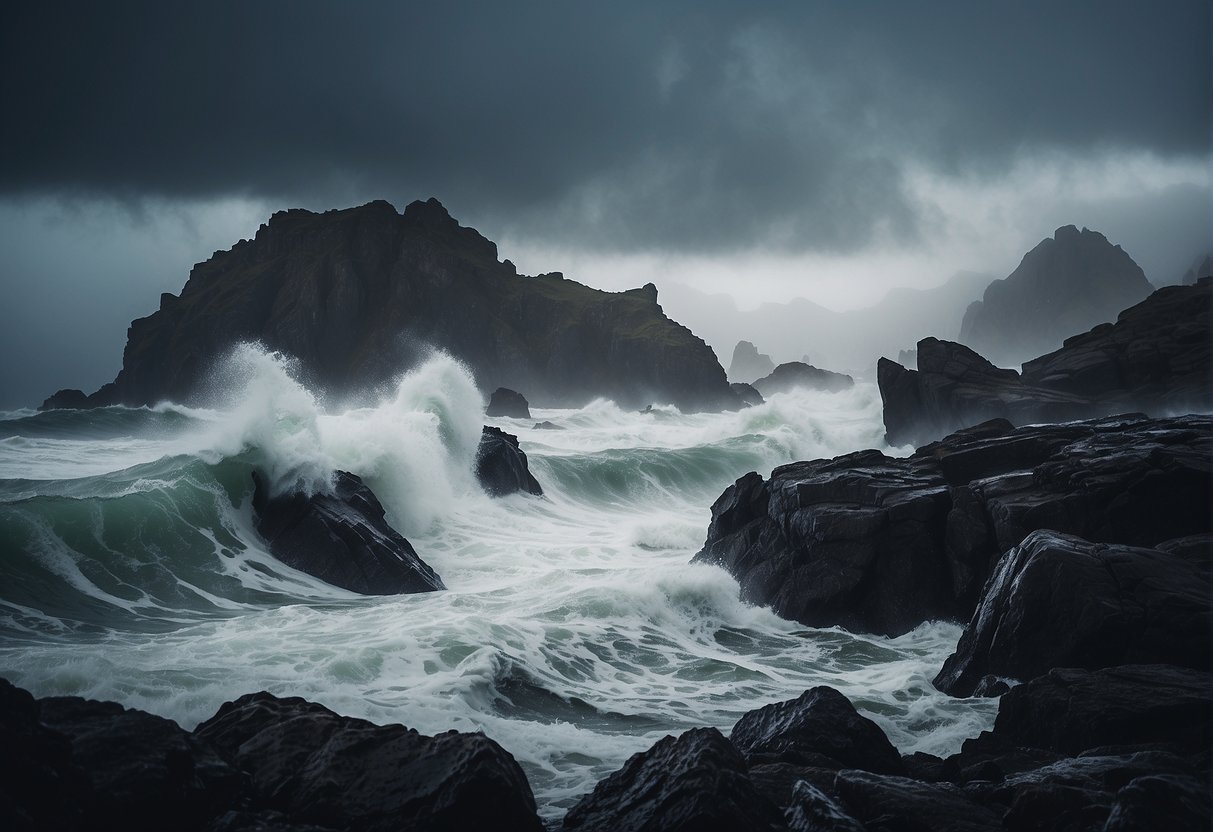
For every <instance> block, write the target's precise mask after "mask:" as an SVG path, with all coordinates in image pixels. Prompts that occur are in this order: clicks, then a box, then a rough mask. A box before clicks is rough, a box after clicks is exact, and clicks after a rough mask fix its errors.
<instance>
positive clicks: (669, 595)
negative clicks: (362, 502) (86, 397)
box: [0, 346, 998, 819]
mask: <svg viewBox="0 0 1213 832" xmlns="http://www.w3.org/2000/svg"><path fill="white" fill-rule="evenodd" d="M299 379H300V376H299V374H298V373H297V372H296V371H295V369H294V368H293V367H292V366H291V365H290V363H289V362H287V361H285V360H284V359H282V358H281V357H279V356H277V355H275V354H272V353H268V352H266V351H264V350H261V349H258V348H255V347H250V346H246V347H243V348H241V349H239V350H238V351H237V352H236V353H235V354H234V355H233V357H232V358H231V360H230V361H229V362H228V363H227V365H226V366H225V368H224V369H223V370H222V371H221V372H219V373H217V374H216V375H215V376H214V377H213V378H212V379H211V381H210V389H211V398H212V402H213V406H212V407H209V408H191V407H184V406H179V405H176V404H172V403H163V404H160V405H158V406H155V407H151V408H125V407H107V408H100V409H95V410H82V411H72V410H52V411H47V412H34V411H32V410H23V411H17V412H9V413H4V414H0V555H2V558H3V560H2V562H0V630H2V632H0V676H4V677H6V678H8V679H9V680H11V681H12V682H14V683H15V684H17V685H20V686H22V687H24V688H26V689H28V690H30V691H31V692H32V693H34V695H36V696H50V695H78V696H84V697H88V698H93V699H100V700H114V701H117V702H120V703H122V704H124V705H126V706H128V707H135V708H140V709H143V710H146V711H150V712H152V713H155V714H159V715H162V716H165V717H169V718H171V719H174V720H176V721H177V722H179V723H180V724H181V725H183V726H184V727H186V728H187V729H189V728H193V727H194V726H195V725H197V724H198V723H199V722H200V721H202V720H204V719H206V718H208V717H209V716H211V715H212V714H214V713H215V711H216V710H217V709H218V708H219V706H220V705H221V704H222V703H223V702H225V701H227V700H231V699H234V698H236V697H238V696H240V695H241V694H245V693H248V692H251V691H256V690H269V691H270V692H272V693H275V694H277V695H280V696H288V695H289V696H302V697H305V698H307V699H309V700H312V701H314V702H319V703H322V704H324V705H326V706H328V707H329V708H332V709H333V710H335V711H337V712H338V713H341V714H346V715H350V716H358V717H363V718H366V719H369V720H371V721H373V722H376V723H381V724H387V723H402V724H404V725H407V726H409V727H412V728H416V729H418V730H419V731H421V732H422V733H425V734H434V733H438V732H441V731H445V730H448V729H452V728H453V729H457V730H460V731H483V732H485V733H486V734H487V735H488V736H490V737H492V738H493V739H495V740H497V741H498V742H499V743H500V744H501V745H502V746H504V747H505V749H506V750H508V751H509V752H510V753H511V754H512V755H513V756H514V757H515V758H517V760H518V761H519V762H520V763H521V765H522V767H523V768H524V769H525V772H526V774H527V777H528V779H529V781H530V783H531V786H532V788H533V789H534V791H535V796H536V798H537V800H538V802H539V806H540V813H541V814H542V815H543V816H545V817H546V818H549V819H552V818H558V817H559V816H561V815H562V814H563V813H564V811H565V810H566V809H567V808H568V807H569V806H571V805H572V804H573V803H575V802H576V800H577V799H578V798H579V797H580V796H581V795H583V794H585V793H586V792H587V791H589V790H590V789H591V788H592V787H593V785H594V784H595V782H597V781H598V780H600V779H601V778H603V777H605V776H606V775H608V774H609V773H610V772H612V771H615V770H616V769H618V768H619V767H620V766H621V765H622V763H623V762H624V760H625V759H627V758H628V757H629V756H630V755H632V754H634V753H636V752H638V751H641V750H644V749H647V748H649V747H650V746H652V745H653V743H654V742H655V741H656V740H657V739H659V738H660V737H662V736H664V735H666V734H679V733H681V732H683V731H685V730H687V729H689V728H693V727H699V726H715V727H718V728H721V729H722V730H724V731H725V732H727V731H728V730H729V728H731V726H732V725H733V723H734V722H735V721H736V720H737V719H738V717H740V716H741V715H742V714H744V713H745V712H747V711H750V710H752V709H754V708H757V707H760V706H762V705H764V704H767V703H771V702H777V701H781V700H786V699H789V698H794V697H796V696H798V695H800V694H801V693H802V692H803V691H804V690H805V689H806V688H809V687H812V686H814V685H822V684H825V685H830V686H832V687H834V688H836V689H838V690H839V691H841V692H842V693H844V694H845V695H846V696H847V697H848V698H850V699H851V700H852V701H853V702H854V704H855V705H856V707H858V708H859V709H860V711H861V712H863V713H864V714H866V715H867V716H869V717H871V718H872V719H873V720H875V721H876V722H877V723H878V724H879V725H880V727H881V728H883V729H884V730H885V731H886V732H887V734H888V735H889V738H890V739H891V740H892V741H893V743H894V744H895V745H896V746H897V747H898V748H899V750H900V751H901V752H903V753H910V752H914V751H925V752H929V753H932V754H936V755H946V754H950V753H953V752H956V751H957V750H958V749H959V747H960V743H961V741H962V740H963V739H964V738H965V737H970V736H974V735H976V734H977V733H978V732H979V731H981V730H982V729H985V728H988V727H989V726H990V724H991V723H992V721H993V717H994V713H995V710H996V708H997V706H998V700H997V699H996V698H979V699H957V698H952V697H950V696H947V695H946V694H944V693H941V692H939V691H938V690H936V689H935V688H934V687H933V686H932V685H931V682H930V680H931V678H932V677H933V676H934V675H935V673H936V672H937V671H938V670H939V668H940V666H941V664H942V663H943V661H944V659H945V658H946V657H947V656H948V655H949V653H951V652H952V650H953V649H954V647H955V645H956V641H957V638H958V637H959V635H960V627H959V626H958V625H956V624H951V623H946V624H945V623H929V624H925V625H923V626H921V627H919V628H918V629H916V630H914V631H913V632H911V633H909V634H907V635H904V636H902V637H899V638H895V639H889V638H883V637H879V636H868V635H856V634H852V633H849V632H846V631H844V630H840V629H807V628H805V627H803V626H802V625H798V624H796V623H794V622H790V621H786V620H783V619H780V618H778V617H776V616H775V615H774V614H773V613H771V612H770V611H768V610H765V609H762V608H757V607H753V606H749V605H747V604H745V603H743V602H742V601H741V600H739V597H738V586H737V583H736V581H735V580H734V579H733V578H732V577H730V576H729V575H728V574H726V573H725V572H724V571H723V570H721V569H719V568H717V567H714V566H708V565H700V564H692V563H691V559H692V557H693V556H694V555H695V553H696V552H697V551H698V549H699V548H700V547H701V546H702V544H703V541H704V536H705V532H706V529H707V526H708V522H709V519H710V507H711V505H712V503H713V501H714V500H715V499H716V498H717V497H718V496H719V495H720V493H721V491H722V490H723V489H724V488H725V487H727V486H728V485H729V484H731V483H732V482H733V481H734V480H735V479H736V478H738V477H740V476H741V475H743V474H745V473H746V472H748V471H758V472H759V473H761V474H763V475H764V476H766V475H768V474H769V473H770V471H771V470H772V469H773V468H775V467H777V466H779V465H782V464H784V463H788V462H791V461H794V460H798V459H813V458H819V457H831V456H835V455H837V454H841V453H846V452H848V451H852V450H856V449H861V448H879V449H881V450H883V451H885V452H886V453H889V454H891V455H905V454H908V453H909V452H910V450H911V449H910V448H890V447H888V446H886V445H885V444H884V440H883V435H884V429H883V425H882V423H881V402H880V395H879V392H878V391H877V389H876V387H875V386H874V385H872V384H865V383H862V382H861V383H857V384H856V385H855V387H854V388H853V389H851V390H848V391H844V392H839V393H825V392H812V391H807V390H797V391H794V392H791V393H785V394H776V395H773V396H771V397H770V398H769V399H768V401H767V402H766V403H765V404H762V405H760V406H756V407H752V408H747V409H744V410H742V411H739V412H734V413H717V414H694V415H687V414H682V413H680V412H678V411H677V410H676V409H674V408H668V407H655V408H653V409H652V410H651V412H644V413H640V412H635V411H633V410H623V409H620V408H619V407H617V406H616V405H615V404H614V403H612V402H610V401H606V400H598V401H594V402H592V403H590V404H588V405H586V406H585V407H582V408H580V409H566V410H556V409H543V408H538V409H535V408H533V409H532V416H533V418H532V419H530V420H522V419H504V418H501V419H487V420H486V419H485V417H484V395H483V393H482V391H479V390H477V388H476V386H475V384H474V383H473V381H472V377H471V375H470V374H469V372H468V371H467V370H466V369H465V368H464V367H463V366H462V365H461V364H460V363H458V362H457V361H456V360H454V359H452V358H450V357H447V356H445V355H443V354H436V355H434V356H433V357H431V358H430V359H429V360H428V361H426V362H425V363H423V364H421V365H420V366H418V367H417V368H416V369H415V370H413V371H412V372H410V373H408V374H407V375H404V376H403V377H402V378H400V379H399V380H398V383H396V384H395V386H394V387H389V388H385V389H382V390H380V391H378V393H377V395H376V396H373V397H371V398H370V399H367V400H364V401H360V402H356V403H348V402H347V403H343V402H333V401H324V400H322V399H321V398H320V397H319V396H317V395H316V394H314V393H313V392H312V391H310V390H309V389H308V387H307V386H306V385H305V384H304V383H302V382H301V381H300V380H299ZM537 422H550V423H552V425H555V426H556V427H555V428H548V429H543V430H540V429H535V428H534V424H535V423H537ZM486 423H487V424H490V425H496V426H498V427H501V428H503V429H505V430H506V431H508V432H510V433H513V434H517V435H518V436H519V437H520V440H521V446H522V449H523V450H524V451H525V452H526V454H527V456H528V458H529V462H530V467H531V471H532V473H533V474H534V475H535V477H536V478H537V479H538V481H539V482H540V483H541V485H542V487H543V489H544V496H542V497H534V496H530V495H521V494H518V495H513V496H509V497H505V498H501V499H492V498H490V497H488V496H487V495H486V494H485V493H484V492H483V490H482V489H481V487H480V486H479V485H478V483H477V480H476V478H475V476H474V475H473V467H474V463H475V455H476V451H477V445H478V441H479V439H480V435H481V426H482V425H483V424H486ZM337 470H346V471H351V472H353V473H356V474H358V475H360V476H361V477H362V478H363V479H364V480H365V481H366V482H367V484H368V485H369V486H370V487H371V488H372V490H373V491H374V492H375V494H376V495H378V497H379V498H380V500H381V501H382V502H383V504H384V506H385V508H386V510H387V517H388V519H389V521H390V522H391V523H392V525H393V526H394V527H395V528H397V529H398V530H399V531H401V532H402V533H403V534H404V535H405V536H406V537H407V538H408V539H409V540H410V541H411V542H412V544H413V545H414V547H415V548H416V549H417V552H418V553H419V554H420V555H421V556H422V558H424V559H425V561H426V562H427V563H429V564H430V565H431V566H432V567H434V569H435V570H436V571H437V572H438V573H439V574H441V575H442V577H443V580H444V581H445V583H446V585H447V587H448V590H447V591H445V592H434V593H426V594H419V595H402V596H387V597H367V596H360V595H356V594H354V593H351V592H347V591H344V590H341V589H338V588H335V587H333V586H331V585H329V584H326V583H323V582H321V581H319V580H317V579H315V578H312V577H310V576H308V575H306V574H304V573H302V572H298V571H295V570H293V569H291V568H290V567H288V566H286V565H284V564H283V563H282V562H280V561H278V560H277V559H275V558H273V557H272V556H271V555H270V554H269V553H268V552H267V551H266V549H265V548H264V544H263V543H262V542H261V540H260V538H259V536H258V534H257V532H256V530H255V528H254V520H253V512H252V508H251V500H252V492H253V483H252V476H251V475H252V473H253V472H254V471H257V472H259V473H260V474H261V475H262V476H263V477H265V478H266V479H267V480H268V481H269V482H270V483H271V484H272V485H273V486H276V487H277V488H278V489H281V490H285V489H288V488H302V489H304V490H306V491H311V492H316V491H323V490H324V489H326V488H327V487H329V483H330V480H331V477H332V475H333V472H334V471H337Z"/></svg>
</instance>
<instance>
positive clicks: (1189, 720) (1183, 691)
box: [991, 664, 1213, 765]
mask: <svg viewBox="0 0 1213 832" xmlns="http://www.w3.org/2000/svg"><path fill="white" fill-rule="evenodd" d="M1210 681H1211V680H1210V676H1209V674H1208V673H1207V672H1204V671H1199V670H1192V669H1190V668H1181V667H1175V666H1173V665H1160V664H1155V665H1124V666H1120V667H1111V668H1104V669H1101V670H1078V669H1073V668H1059V669H1054V670H1050V671H1049V672H1048V673H1046V674H1045V675H1043V676H1038V677H1037V678H1035V679H1032V680H1031V681H1029V682H1025V683H1024V684H1022V685H1017V686H1016V687H1013V688H1011V690H1009V691H1007V693H1005V694H1003V697H1002V699H1001V700H1000V701H999V707H998V716H997V717H996V718H995V721H994V728H993V730H992V732H991V733H992V735H993V736H994V737H995V738H996V739H998V740H1001V741H1003V742H1006V743H1008V744H1011V745H1019V746H1029V747H1035V748H1042V749H1045V750H1049V751H1056V752H1059V753H1062V754H1078V753H1081V752H1083V751H1087V750H1090V749H1095V748H1100V747H1103V746H1120V747H1124V746H1136V745H1145V746H1150V747H1152V748H1161V749H1163V750H1171V751H1175V752H1176V753H1180V754H1184V753H1192V752H1203V753H1204V754H1205V755H1206V765H1207V755H1208V753H1209V732H1210V729H1211V728H1213V688H1211V685H1210Z"/></svg>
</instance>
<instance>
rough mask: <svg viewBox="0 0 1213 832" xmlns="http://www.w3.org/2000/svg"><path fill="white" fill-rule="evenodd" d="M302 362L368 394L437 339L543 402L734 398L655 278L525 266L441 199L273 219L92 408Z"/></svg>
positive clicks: (190, 390)
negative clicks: (610, 282)
mask: <svg viewBox="0 0 1213 832" xmlns="http://www.w3.org/2000/svg"><path fill="white" fill-rule="evenodd" d="M242 341H258V342H260V343H262V344H264V345H265V346H266V347H267V348H268V349H270V350H275V351H279V352H282V353H284V354H286V355H289V356H293V357H294V358H296V359H298V360H299V363H300V368H301V371H302V373H303V375H304V376H305V377H306V378H307V379H308V381H309V384H310V385H312V386H313V387H314V388H315V389H317V391H318V392H321V393H325V394H330V395H332V396H334V397H336V398H338V399H343V398H349V397H357V396H359V395H360V394H363V393H365V392H366V391H368V390H374V389H377V388H379V387H380V386H382V385H384V384H388V383H391V382H393V381H394V380H395V379H396V378H397V377H398V376H399V374H400V372H401V371H402V370H403V369H405V368H407V367H409V366H411V365H413V364H415V363H416V362H417V361H418V360H420V359H421V358H422V357H424V356H425V355H427V354H428V353H429V351H430V350H431V349H432V348H434V347H438V348H440V349H443V350H445V351H447V352H449V353H450V354H452V355H454V356H455V357H456V358H458V359H460V360H461V361H462V362H464V363H465V364H466V365H467V367H468V368H469V369H470V370H471V371H472V373H473V375H474V376H475V379H476V383H477V386H479V387H480V389H482V390H493V389H495V388H497V387H508V388H511V389H514V390H526V391H527V393H528V395H529V396H530V398H531V400H532V401H533V402H542V403H544V404H545V405H555V406H579V405H582V404H584V403H586V402H588V401H590V400H592V399H594V398H597V397H607V398H610V399H613V400H614V401H616V402H617V403H619V405H620V406H621V407H638V406H640V405H641V404H643V403H644V402H649V401H660V402H668V403H671V404H674V405H677V406H678V407H679V408H680V409H681V410H683V411H684V412H685V411H693V410H705V409H706V410H718V409H721V408H732V409H735V408H736V407H737V406H738V405H737V402H736V400H735V398H734V397H733V395H732V393H731V391H730V390H729V389H728V382H727V380H726V378H725V373H724V369H723V368H722V367H721V366H720V364H719V363H718V362H717V360H716V356H715V354H714V353H713V352H712V350H711V348H710V347H708V345H707V344H705V343H704V342H703V340H702V339H700V338H698V337H696V336H695V334H694V333H692V332H691V331H690V330H688V329H686V328H685V327H683V326H680V325H679V324H677V323H675V322H674V321H671V320H670V319H669V318H667V317H666V316H665V314H664V313H663V312H662V310H661V306H660V305H659V304H658V303H657V290H656V288H655V287H654V286H653V285H652V284H647V285H646V286H644V287H642V288H639V289H633V290H630V291H627V292H618V293H609V292H601V291H598V290H596V289H591V288H590V287H588V286H583V285H582V284H579V283H576V282H574V281H571V280H565V279H564V278H563V277H562V276H561V275H559V274H547V275H540V276H538V277H522V276H519V275H518V274H517V270H516V269H515V268H514V267H513V265H512V264H506V263H501V262H499V261H498V259H497V247H496V245H494V244H493V243H492V242H490V241H489V240H487V239H485V238H484V237H482V236H481V235H480V234H479V233H477V232H476V231H475V230H474V229H471V228H464V227H462V226H460V225H459V223H458V222H457V221H456V220H455V219H453V218H452V217H451V216H450V214H448V213H447V211H446V209H445V208H443V206H442V205H441V204H440V203H439V202H438V201H437V200H434V199H431V200H428V201H426V202H413V203H411V204H410V205H408V206H407V207H406V208H405V210H404V213H403V214H399V213H397V212H396V209H395V208H393V207H392V206H391V205H390V204H389V203H387V202H384V201H377V202H371V203H369V204H367V205H363V206H361V207H358V208H350V209H346V210H341V211H328V212H325V213H323V214H316V213H313V212H311V211H304V210H292V211H282V212H279V213H276V214H274V215H273V216H272V217H271V218H270V220H269V222H268V223H267V224H265V225H263V226H262V227H261V228H260V229H259V230H258V232H257V235H256V237H255V238H254V239H253V240H249V241H242V242H240V243H237V244H236V245H235V246H233V247H232V249H231V250H229V251H225V252H218V253H216V254H215V255H214V256H213V257H211V259H210V260H207V261H206V262H205V263H200V264H198V265H197V266H195V267H194V269H193V271H192V272H191V274H190V278H189V281H188V282H187V283H186V285H185V288H184V289H183V290H182V291H181V294H180V296H174V295H171V294H164V295H162V296H161V298H160V309H159V310H158V311H156V312H154V313H153V314H151V315H149V316H148V317H146V318H140V319H138V320H136V321H133V322H132V323H131V327H130V330H129V332H128V336H127V344H126V349H125V352H124V354H123V363H122V370H121V372H119V374H118V377H117V378H116V379H115V380H114V382H113V383H112V384H111V385H107V386H106V387H104V388H102V389H101V390H100V391H98V392H97V393H95V394H93V395H92V396H90V397H89V402H90V404H91V405H102V404H130V405H143V404H152V403H155V402H157V401H160V400H162V399H172V400H173V401H179V402H187V403H188V402H193V401H196V400H198V399H199V398H200V397H201V395H202V393H203V390H202V389H201V385H200V382H201V381H203V380H205V379H206V378H207V377H208V375H209V373H210V372H211V370H212V368H213V367H214V366H215V365H216V363H217V362H219V361H220V360H222V358H223V357H224V356H225V355H226V354H228V352H229V351H230V350H231V349H232V347H233V345H235V344H236V343H238V342H242Z"/></svg>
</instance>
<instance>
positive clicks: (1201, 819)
mask: <svg viewBox="0 0 1213 832" xmlns="http://www.w3.org/2000/svg"><path fill="white" fill-rule="evenodd" d="M1209 827H1210V807H1209V783H1208V779H1207V778H1201V779H1197V778H1195V777H1184V776H1176V775H1151V776H1146V777H1139V778H1137V779H1136V780H1133V781H1132V782H1131V783H1129V784H1128V785H1126V786H1125V787H1124V788H1122V789H1121V790H1120V791H1119V792H1118V793H1117V795H1116V802H1115V803H1114V804H1113V806H1112V811H1111V813H1110V815H1109V817H1108V821H1107V824H1106V825H1105V826H1104V832H1154V831H1155V830H1159V829H1176V830H1177V829H1192V830H1198V829H1199V830H1204V829H1208V828H1209Z"/></svg>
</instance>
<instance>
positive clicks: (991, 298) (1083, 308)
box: [959, 225, 1153, 366]
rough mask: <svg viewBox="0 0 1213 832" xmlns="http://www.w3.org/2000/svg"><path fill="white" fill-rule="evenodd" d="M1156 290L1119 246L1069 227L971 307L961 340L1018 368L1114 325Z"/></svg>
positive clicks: (1085, 230) (1038, 249) (991, 357)
mask: <svg viewBox="0 0 1213 832" xmlns="http://www.w3.org/2000/svg"><path fill="white" fill-rule="evenodd" d="M1152 289H1153V287H1152V286H1151V285H1150V282H1149V281H1148V280H1146V276H1145V274H1144V273H1143V272H1142V270H1141V267H1139V266H1138V265H1137V264H1136V263H1135V262H1133V258H1132V257H1130V256H1129V255H1128V254H1127V253H1125V251H1124V250H1123V249H1122V248H1121V247H1120V246H1117V245H1113V244H1112V243H1110V242H1108V239H1107V238H1106V237H1104V235H1102V234H1100V233H1098V232H1096V231H1091V230H1089V229H1086V228H1084V229H1082V231H1079V230H1078V229H1077V228H1075V227H1074V226H1072V225H1067V226H1064V227H1062V228H1059V229H1057V231H1056V232H1055V233H1054V235H1053V237H1052V238H1049V239H1045V240H1043V241H1041V243H1040V244H1039V245H1037V246H1036V248H1034V249H1032V250H1031V251H1029V252H1028V253H1027V254H1025V255H1024V258H1023V261H1022V262H1020V264H1019V266H1018V267H1017V268H1016V269H1015V271H1013V272H1011V274H1010V275H1008V276H1007V277H1006V278H1005V279H1003V280H996V281H994V282H993V283H991V284H990V285H989V287H987V289H986V291H985V295H984V297H983V298H982V299H981V300H979V301H975V302H974V303H973V304H972V305H970V306H969V308H968V310H967V311H966V312H965V316H964V320H963V321H962V322H961V326H960V339H959V340H960V341H961V342H962V343H965V344H968V345H969V346H970V347H973V348H974V349H975V350H977V351H978V352H980V353H981V354H982V355H984V356H987V357H988V358H990V359H991V360H993V361H994V362H995V363H996V364H1000V365H1003V366H1007V365H1012V364H1018V363H1020V362H1021V361H1023V360H1024V359H1026V358H1030V357H1032V356H1034V355H1040V354H1041V353H1043V352H1048V351H1050V350H1055V349H1057V348H1058V347H1059V346H1061V342H1062V339H1064V338H1066V337H1068V336H1070V335H1072V334H1073V333H1075V332H1083V331H1085V330H1087V329H1089V328H1090V327H1093V326H1095V325H1096V324H1099V323H1102V322H1104V321H1109V320H1112V319H1113V318H1114V317H1115V316H1116V313H1117V312H1119V311H1120V310H1122V309H1124V308H1125V307H1127V306H1131V305H1133V304H1135V303H1137V302H1138V301H1140V300H1142V299H1143V298H1145V297H1146V296H1147V295H1148V294H1150V292H1151V291H1152Z"/></svg>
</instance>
